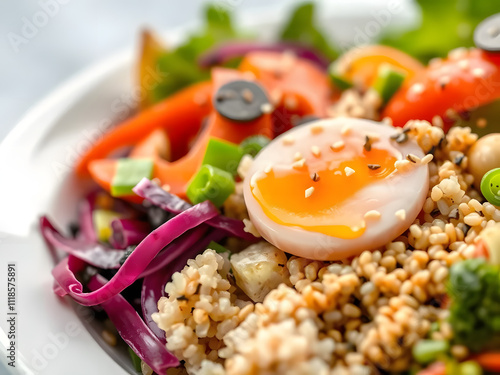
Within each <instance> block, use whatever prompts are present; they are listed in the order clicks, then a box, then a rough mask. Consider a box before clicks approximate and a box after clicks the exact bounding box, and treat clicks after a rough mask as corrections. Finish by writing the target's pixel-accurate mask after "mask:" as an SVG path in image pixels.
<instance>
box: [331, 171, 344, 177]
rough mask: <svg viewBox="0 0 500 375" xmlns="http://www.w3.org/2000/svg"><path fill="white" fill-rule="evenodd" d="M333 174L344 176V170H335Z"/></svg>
mask: <svg viewBox="0 0 500 375" xmlns="http://www.w3.org/2000/svg"><path fill="white" fill-rule="evenodd" d="M333 174H334V175H336V176H342V172H341V171H335V172H334V173H333Z"/></svg>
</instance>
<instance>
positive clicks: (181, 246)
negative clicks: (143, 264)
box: [139, 224, 208, 279]
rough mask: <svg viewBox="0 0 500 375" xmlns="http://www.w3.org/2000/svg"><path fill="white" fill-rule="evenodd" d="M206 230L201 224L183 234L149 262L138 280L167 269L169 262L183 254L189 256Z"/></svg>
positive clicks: (205, 226) (204, 225)
mask: <svg viewBox="0 0 500 375" xmlns="http://www.w3.org/2000/svg"><path fill="white" fill-rule="evenodd" d="M207 230H208V228H207V225H206V224H203V225H200V226H199V227H198V228H194V229H192V230H190V231H189V232H187V233H184V234H183V235H182V236H181V237H179V238H177V239H176V240H175V241H173V242H172V243H171V244H170V245H168V246H167V247H166V248H164V249H163V250H162V251H160V253H159V254H158V255H157V256H156V257H155V259H154V262H151V263H150V264H149V265H148V267H147V268H146V269H145V270H144V271H143V272H142V273H141V275H140V276H139V278H140V279H141V278H143V277H146V276H149V275H151V274H153V273H155V272H156V271H159V270H162V269H163V268H165V267H168V266H169V264H170V263H171V262H173V261H174V260H175V259H176V258H177V257H179V256H181V255H182V254H184V253H185V252H187V253H190V254H191V248H193V247H194V246H195V245H196V243H197V242H198V241H200V240H201V239H202V238H203V236H204V235H206V233H207Z"/></svg>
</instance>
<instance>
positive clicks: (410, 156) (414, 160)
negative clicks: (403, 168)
mask: <svg viewBox="0 0 500 375" xmlns="http://www.w3.org/2000/svg"><path fill="white" fill-rule="evenodd" d="M406 159H407V160H409V161H410V162H412V163H418V162H419V161H420V158H419V157H418V156H416V155H413V154H408V155H406Z"/></svg>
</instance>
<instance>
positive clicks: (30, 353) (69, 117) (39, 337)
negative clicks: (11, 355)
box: [0, 0, 371, 375]
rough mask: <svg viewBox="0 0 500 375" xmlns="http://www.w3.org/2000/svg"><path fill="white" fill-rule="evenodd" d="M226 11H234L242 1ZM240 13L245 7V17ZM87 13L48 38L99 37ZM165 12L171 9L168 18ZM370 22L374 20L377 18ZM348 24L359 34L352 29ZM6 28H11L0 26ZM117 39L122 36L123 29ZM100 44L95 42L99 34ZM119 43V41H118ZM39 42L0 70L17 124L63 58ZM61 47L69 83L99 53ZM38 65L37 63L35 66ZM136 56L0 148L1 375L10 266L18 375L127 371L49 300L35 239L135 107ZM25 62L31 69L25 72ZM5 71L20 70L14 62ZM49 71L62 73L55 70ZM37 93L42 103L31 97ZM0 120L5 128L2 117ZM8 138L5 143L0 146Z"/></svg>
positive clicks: (30, 117)
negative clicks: (120, 114) (97, 147)
mask: <svg viewBox="0 0 500 375" xmlns="http://www.w3.org/2000/svg"><path fill="white" fill-rule="evenodd" d="M12 1H14V0H12ZM87 1H88V3H89V4H94V5H95V6H96V10H95V14H96V17H97V18H99V17H100V18H101V20H100V21H102V22H108V23H110V22H114V20H115V19H116V17H118V18H120V17H121V16H120V14H121V13H120V12H121V11H120V9H119V7H114V8H112V9H111V8H108V6H110V5H109V3H111V2H113V3H114V4H115V5H116V2H114V1H110V2H99V5H97V4H98V2H97V1H90V0H86V2H87ZM228 1H229V0H228ZM230 2H233V3H235V2H238V0H231V1H230ZM169 3H170V2H169ZM190 3H192V2H191V1H188V0H184V1H183V4H186V6H187V4H190ZM244 3H246V2H244ZM244 3H243V4H242V5H241V6H242V7H243V5H244ZM248 3H250V1H248ZM253 3H254V2H252V4H253ZM255 3H257V1H255ZM260 3H264V2H263V1H261V2H260ZM277 3H279V2H277ZM365 3H366V1H365ZM6 4H10V1H7V2H6V1H3V2H2V5H1V7H2V8H5V7H6ZM19 4H23V5H26V4H27V2H21V1H19ZM123 4H124V5H123V7H126V6H130V5H131V4H132V2H131V1H124V2H123ZM141 4H147V5H148V7H150V9H149V8H148V9H149V11H150V12H151V14H152V15H154V17H153V18H155V17H161V16H159V15H158V14H159V13H161V10H162V9H165V7H163V8H162V7H155V8H151V7H152V6H153V4H156V5H158V4H159V2H158V3H156V2H153V1H146V2H142V3H141ZM82 7H83V5H81V2H80V3H77V2H74V3H73V2H68V4H67V5H66V6H65V7H64V12H63V8H61V11H60V12H61V13H60V16H59V17H58V18H57V19H56V18H54V19H53V23H51V24H49V25H47V30H48V29H49V28H50V27H54V28H57V25H58V22H62V23H63V24H64V23H66V26H61V25H60V27H61V28H60V29H58V31H57V32H58V33H59V34H64V33H63V30H65V27H69V29H71V27H70V26H71V25H70V24H67V22H70V19H66V18H65V17H66V16H67V15H68V14H73V17H74V18H71V19H72V20H73V21H74V20H75V19H79V20H80V22H83V21H84V20H86V26H85V30H86V31H88V32H91V31H89V30H88V29H89V25H91V26H92V27H91V29H92V30H94V32H95V29H97V30H98V29H99V25H100V23H97V21H96V20H94V21H89V13H85V14H84V13H82V14H79V12H80V11H81V10H82ZM35 8H36V6H35ZM30 9H31V8H30ZM273 9H274V10H273ZM4 10H5V9H1V8H0V14H1V15H2V17H4V18H5V12H4ZM112 10H113V11H112ZM166 11H168V9H165V12H166ZM367 11H368V10H367ZM28 13H29V10H28ZM75 13H76V15H75ZM22 14H24V13H22V12H21V13H19V14H16V15H15V16H13V17H12V18H13V22H18V21H19V19H20V17H22ZM64 14H66V16H64ZM103 14H106V16H104V15H103ZM281 14H282V9H281V8H279V6H276V7H274V8H272V9H266V12H265V13H260V14H259V16H258V17H257V15H256V14H255V13H254V14H252V13H250V12H247V13H245V17H244V18H245V20H247V21H248V23H249V24H251V23H254V24H257V23H259V25H260V26H259V29H258V30H259V31H261V32H263V33H266V28H265V27H263V26H262V23H263V22H264V24H265V19H274V20H276V19H280V15H281ZM325 14H327V12H325V13H323V15H325ZM80 16H81V17H80ZM75 17H76V18H75ZM106 17H107V18H106ZM368 17H369V18H368V19H370V17H371V16H368ZM174 18H175V17H174ZM132 19H134V20H135V17H134V15H131V16H130V17H129V18H128V20H132ZM155 19H161V18H155ZM64 20H66V21H64ZM330 21H331V22H329V23H328V25H330V26H332V27H333V26H335V25H337V26H338V25H342V23H346V22H349V21H348V20H347V19H344V18H334V19H333V21H332V20H330ZM350 23H351V25H352V24H353V23H352V20H351V22H350ZM1 24H2V25H3V26H4V25H5V24H4V23H3V21H2V22H1ZM163 26H166V25H163ZM121 30H122V31H123V28H122V29H121ZM136 31H137V22H131V26H130V28H129V30H128V31H127V35H126V37H125V38H124V39H123V40H124V41H125V40H126V42H122V43H124V44H125V43H126V44H128V43H129V42H130V41H131V40H133V38H134V36H135V34H136ZM44 32H45V31H44ZM180 34H182V32H178V33H174V32H169V33H168V36H169V37H170V38H173V39H175V35H180ZM97 35H99V33H98V32H97ZM122 37H123V36H122V35H121V36H120V40H121V38H122ZM42 38H43V34H42V33H40V35H39V36H38V37H37V38H36V39H33V41H32V42H31V43H30V44H29V45H27V47H28V46H32V47H30V48H33V50H30V51H28V52H27V53H29V54H31V60H33V61H31V62H30V63H29V64H28V63H27V61H26V60H23V59H24V58H19V59H15V61H18V62H19V64H18V65H19V71H16V72H15V74H14V73H13V74H12V76H11V77H9V76H8V74H6V73H5V71H4V69H2V71H3V72H4V73H3V76H2V80H3V81H4V79H5V78H7V79H6V80H5V81H6V82H7V83H8V84H7V85H4V84H3V83H2V86H0V87H1V90H2V93H1V95H2V99H1V100H2V102H1V108H2V111H5V109H6V108H7V109H9V108H10V109H12V111H11V112H10V116H11V117H13V116H17V115H18V112H20V111H21V110H24V109H25V108H26V107H27V106H28V105H29V104H31V101H33V100H34V98H35V97H37V96H39V95H40V94H41V92H42V89H41V87H42V86H44V85H43V84H42V85H41V84H40V81H39V80H38V78H39V76H44V75H46V74H49V73H48V71H46V70H44V69H46V68H47V65H46V64H47V61H45V62H44V61H43V60H44V58H45V59H49V57H48V56H49V55H51V54H55V55H57V51H55V50H47V49H46V48H45V47H43V44H42V43H40V44H38V43H39V42H38V41H40V40H42ZM61 38H62V40H65V38H68V40H66V44H65V47H64V48H66V47H68V46H72V48H71V49H70V51H73V52H75V54H74V55H73V54H72V53H69V54H68V50H67V49H64V48H63V47H61V48H63V52H62V53H61V54H59V55H58V56H59V58H60V57H61V56H65V57H66V58H69V59H74V64H69V65H67V66H66V70H65V73H64V75H67V74H69V72H71V71H73V70H74V69H75V66H82V65H86V64H87V63H88V62H89V61H91V60H93V59H94V58H95V56H96V52H95V51H94V54H93V55H92V56H91V57H89V56H88V55H87V54H86V53H85V52H84V50H85V48H83V50H82V51H81V53H80V54H77V53H76V52H77V51H78V50H79V47H80V46H83V44H82V43H81V40H83V39H84V38H83V39H81V40H75V39H74V38H72V37H71V35H70V34H68V35H61ZM98 39H99V38H96V42H95V44H97V45H99V43H98ZM4 40H5V39H4ZM111 44H112V43H103V45H102V46H101V49H98V50H99V51H100V52H99V53H97V54H98V55H102V54H107V52H106V51H107V50H109V49H110V47H109V46H110V45H111ZM118 44H120V43H118ZM36 46H38V47H36ZM89 48H90V47H89ZM113 48H114V47H113ZM90 49H91V48H90ZM37 51H38V52H37ZM19 53H21V52H19ZM4 56H5V55H2V59H0V64H6V63H5V61H10V59H11V58H12V56H10V55H8V56H7V57H5V58H4ZM37 56H39V57H40V59H39V60H40V61H37ZM132 56H133V54H132V50H129V51H126V52H124V53H121V54H118V55H115V56H114V57H111V58H108V59H107V60H105V61H103V62H101V63H99V64H98V65H97V66H93V67H91V68H89V69H87V70H86V71H84V72H83V73H80V74H78V75H77V76H75V77H74V78H73V79H71V80H70V81H68V82H67V83H66V84H64V85H63V86H61V87H60V88H59V89H57V90H56V91H55V92H53V93H52V94H51V95H50V96H48V97H47V98H46V99H44V100H43V101H41V102H40V103H39V104H38V105H37V106H36V107H35V108H33V109H32V110H31V111H30V112H29V113H28V114H27V115H26V116H25V117H24V118H23V120H22V121H21V122H20V123H19V124H18V125H17V126H16V129H15V130H14V131H13V132H12V133H11V134H10V135H9V136H8V137H7V138H6V139H5V140H4V142H2V143H1V144H0V160H1V162H0V175H1V176H2V184H1V185H0V207H1V210H2V215H0V283H2V285H3V286H2V287H0V301H1V302H0V327H1V328H2V331H0V343H1V344H0V373H1V374H3V371H4V370H3V367H2V366H3V365H4V364H5V353H4V349H2V345H3V346H5V344H6V340H5V334H4V331H5V329H6V319H5V316H6V311H4V309H5V305H6V303H5V302H4V301H6V300H7V298H6V290H5V289H6V288H5V280H6V268H7V264H8V263H9V262H16V264H17V273H18V280H17V284H18V291H17V298H18V300H17V301H18V302H17V311H18V312H19V315H18V326H17V333H18V350H19V351H18V357H17V364H18V370H19V371H18V372H17V373H20V374H24V373H33V374H51V375H58V374H66V373H70V374H72V375H80V374H82V375H88V374H93V373H98V374H104V373H109V374H121V373H123V371H122V370H121V368H120V367H119V366H118V365H117V364H116V363H114V362H113V361H112V360H111V358H110V357H108V355H107V354H106V353H105V352H104V351H103V350H101V349H100V348H99V346H98V345H97V344H96V343H95V342H94V340H93V339H92V338H91V337H90V335H89V333H88V332H87V331H85V329H84V328H83V326H82V325H81V323H80V321H79V320H78V318H77V317H76V316H75V314H74V312H73V310H72V309H71V308H70V307H69V305H67V304H66V303H65V302H64V301H61V300H59V299H58V298H56V297H55V295H54V294H53V293H52V290H51V289H52V288H51V285H52V277H51V275H50V269H51V268H52V262H51V259H50V258H49V256H48V252H47V251H46V249H45V246H44V244H43V242H42V240H41V238H40V236H39V234H38V231H37V227H36V224H37V218H38V217H39V216H40V215H42V214H44V213H47V214H49V215H50V216H51V218H55V219H56V220H55V221H56V224H61V223H65V222H67V221H68V218H69V217H71V216H73V214H74V207H75V202H76V199H77V197H78V191H79V189H81V186H80V185H81V183H78V182H76V181H74V180H73V179H72V178H71V175H70V174H69V173H68V172H69V171H70V170H71V166H72V165H73V163H74V161H75V160H76V158H78V155H79V154H80V153H81V152H82V149H83V148H85V147H86V146H88V144H89V139H92V137H94V136H95V135H96V134H99V133H96V132H95V131H96V130H97V129H99V127H100V126H101V124H102V123H103V122H107V121H111V120H113V118H114V116H116V113H115V114H113V110H112V109H113V105H114V104H113V103H116V100H118V101H119V102H120V103H122V104H123V103H128V102H129V101H130V94H129V93H130V91H131V86H132V83H131V79H130V78H131V67H132ZM49 60H50V59H49ZM22 61H24V64H26V65H24V67H23V63H22ZM55 61H58V60H55ZM37 62H39V65H40V67H43V68H40V69H38V68H37V69H35V68H34V65H33V64H35V65H36V64H37ZM8 64H11V65H12V64H14V65H15V63H12V62H9V63H8ZM0 68H2V66H0ZM23 69H26V70H23ZM49 70H51V71H52V70H53V71H57V69H56V68H54V67H52V68H51V69H49ZM40 79H41V78H40ZM59 79H60V77H59V78H55V80H59ZM49 81H50V82H49ZM9 82H10V83H9ZM34 82H38V84H37V85H34ZM53 82H54V80H48V81H47V82H45V86H51V85H53ZM30 83H33V90H30ZM35 86H36V87H35ZM6 88H7V89H6ZM46 88H47V87H45V88H44V89H43V91H45V89H46ZM9 90H11V91H9ZM37 90H38V91H37ZM32 91H36V92H37V93H36V94H33V93H32ZM26 98H30V99H26ZM7 99H8V100H7ZM16 105H17V113H16V114H15V115H13V114H12V113H15V112H16V110H15V108H14V107H16ZM5 112H7V111H5ZM7 113H8V112H7ZM2 116H3V119H5V116H4V114H3V113H2ZM7 117H8V116H7ZM5 123H6V122H5V121H2V125H0V126H1V131H2V133H3V134H5V130H6V127H5V126H6V125H5ZM7 127H8V124H7ZM2 133H0V137H1V134H2ZM70 326H72V327H70ZM69 328H71V333H75V332H77V333H76V334H75V335H73V336H72V335H70V332H68V330H69ZM22 363H24V365H25V369H24V370H23V369H22V368H21V367H19V366H22Z"/></svg>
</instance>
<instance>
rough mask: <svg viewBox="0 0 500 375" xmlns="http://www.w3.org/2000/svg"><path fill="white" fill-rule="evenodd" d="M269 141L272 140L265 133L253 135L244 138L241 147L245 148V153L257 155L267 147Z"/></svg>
mask: <svg viewBox="0 0 500 375" xmlns="http://www.w3.org/2000/svg"><path fill="white" fill-rule="evenodd" d="M269 142H271V140H270V139H269V137H266V136H265V135H252V136H251V137H248V138H246V139H244V140H243V142H241V143H240V147H241V148H242V149H243V153H244V154H248V155H251V156H253V157H255V155H257V154H258V153H259V151H260V150H262V149H263V148H264V147H266V146H267V145H268V144H269Z"/></svg>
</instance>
